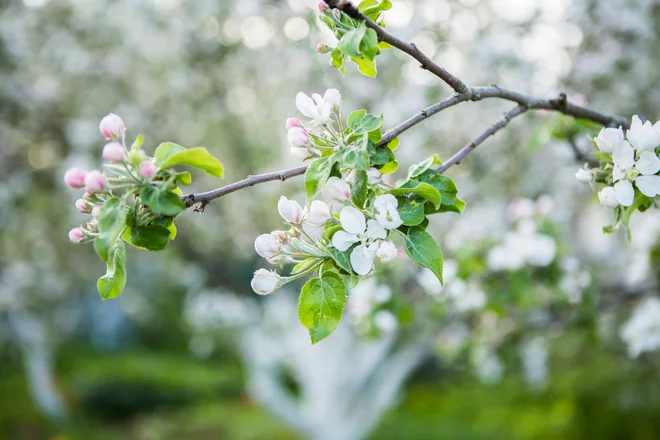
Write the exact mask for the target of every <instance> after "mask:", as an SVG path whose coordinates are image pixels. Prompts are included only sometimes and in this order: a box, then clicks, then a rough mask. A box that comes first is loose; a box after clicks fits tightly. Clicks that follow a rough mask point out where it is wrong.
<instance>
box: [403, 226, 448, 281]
mask: <svg viewBox="0 0 660 440" xmlns="http://www.w3.org/2000/svg"><path fill="white" fill-rule="evenodd" d="M404 243H405V248H406V253H407V254H408V256H409V257H410V258H411V259H412V260H413V261H414V262H416V263H417V264H419V265H420V266H422V267H425V268H427V269H430V270H431V272H433V273H434V274H435V276H436V277H438V280H440V282H441V283H442V264H443V259H442V252H441V251H440V247H439V246H438V244H437V243H436V242H435V240H434V239H433V237H431V236H430V235H429V234H428V233H427V232H426V231H425V230H424V229H422V228H421V227H420V226H413V227H412V228H410V229H408V232H407V234H406V235H405V236H404Z"/></svg>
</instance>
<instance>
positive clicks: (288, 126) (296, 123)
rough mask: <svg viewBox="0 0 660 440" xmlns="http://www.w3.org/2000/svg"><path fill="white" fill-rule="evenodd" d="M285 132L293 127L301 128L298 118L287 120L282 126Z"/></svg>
mask: <svg viewBox="0 0 660 440" xmlns="http://www.w3.org/2000/svg"><path fill="white" fill-rule="evenodd" d="M284 126H285V127H286V129H287V130H291V129H292V128H293V127H300V128H302V122H300V119H298V118H287V119H286V124H284Z"/></svg>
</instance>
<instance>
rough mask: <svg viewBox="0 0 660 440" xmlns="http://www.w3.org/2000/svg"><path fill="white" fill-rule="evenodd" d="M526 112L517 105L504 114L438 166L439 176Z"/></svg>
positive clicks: (522, 107)
mask: <svg viewBox="0 0 660 440" xmlns="http://www.w3.org/2000/svg"><path fill="white" fill-rule="evenodd" d="M527 110H528V109H527V107H525V106H523V105H518V106H517V107H515V108H514V109H513V110H510V111H508V112H507V113H505V114H504V117H503V118H502V119H500V120H499V121H497V122H496V123H495V124H493V125H491V126H490V128H488V130H486V131H484V132H483V133H481V135H479V137H478V138H476V139H475V140H473V141H472V142H470V143H469V144H467V145H466V146H464V147H463V148H461V149H460V150H458V152H457V153H456V154H454V155H453V156H452V157H450V158H449V160H447V162H445V163H444V164H442V166H440V167H439V168H438V169H437V172H438V173H439V174H440V173H443V172H445V171H446V170H447V169H448V168H450V167H452V166H454V165H458V164H459V163H461V161H462V160H463V158H464V157H465V156H467V155H468V154H470V152H472V151H473V150H474V149H475V148H477V147H478V146H479V145H481V144H482V143H483V142H484V141H485V140H486V139H488V138H489V137H490V136H492V135H494V134H495V133H497V132H498V131H500V130H501V129H503V128H504V127H506V126H507V125H509V122H511V119H513V118H515V117H516V116H520V115H522V114H523V113H525V112H526V111H527Z"/></svg>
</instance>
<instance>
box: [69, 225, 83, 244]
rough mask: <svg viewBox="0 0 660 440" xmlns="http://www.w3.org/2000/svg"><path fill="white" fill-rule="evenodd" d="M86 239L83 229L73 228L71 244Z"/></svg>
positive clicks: (70, 234)
mask: <svg viewBox="0 0 660 440" xmlns="http://www.w3.org/2000/svg"><path fill="white" fill-rule="evenodd" d="M84 239H85V231H83V230H82V228H80V227H78V228H73V229H71V230H70V231H69V241H70V242H71V243H80V242H81V241H83V240H84Z"/></svg>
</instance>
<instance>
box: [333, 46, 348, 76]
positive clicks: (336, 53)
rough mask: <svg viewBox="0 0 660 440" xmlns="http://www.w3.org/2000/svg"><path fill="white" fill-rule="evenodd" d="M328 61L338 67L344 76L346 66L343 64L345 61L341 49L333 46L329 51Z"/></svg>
mask: <svg viewBox="0 0 660 440" xmlns="http://www.w3.org/2000/svg"><path fill="white" fill-rule="evenodd" d="M330 61H331V64H332V65H333V66H334V67H336V68H337V69H339V71H340V72H341V73H342V74H343V75H344V76H346V66H345V64H344V63H345V62H346V55H344V53H343V52H342V51H341V50H339V49H338V48H336V47H335V48H334V49H333V50H332V52H330Z"/></svg>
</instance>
